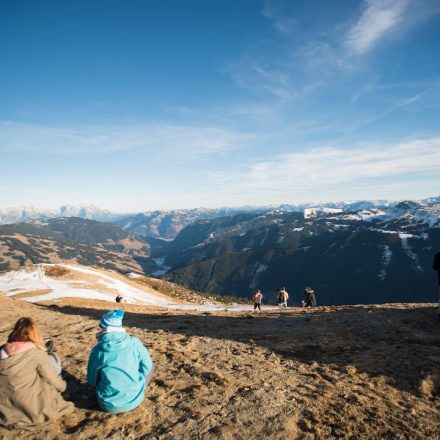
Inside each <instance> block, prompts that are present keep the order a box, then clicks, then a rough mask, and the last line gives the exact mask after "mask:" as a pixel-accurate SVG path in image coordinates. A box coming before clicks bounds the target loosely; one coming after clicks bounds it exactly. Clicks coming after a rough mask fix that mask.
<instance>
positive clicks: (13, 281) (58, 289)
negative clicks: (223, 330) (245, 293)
mask: <svg viewBox="0 0 440 440" xmlns="http://www.w3.org/2000/svg"><path fill="white" fill-rule="evenodd" d="M44 266H53V265H52V264H44ZM57 266H62V267H65V268H67V269H70V270H72V271H76V272H80V273H85V274H89V275H94V276H96V277H98V280H100V281H99V282H100V284H103V285H105V286H106V287H108V288H109V289H111V290H112V291H114V292H116V293H120V294H122V295H123V296H124V298H125V299H126V300H127V302H128V303H137V304H143V305H146V306H155V307H163V308H168V309H176V310H196V311H197V310H198V311H221V310H230V311H250V310H252V306H249V305H231V306H223V305H199V304H189V303H187V304H182V303H177V302H175V301H173V300H172V299H171V298H167V297H163V296H159V295H156V294H154V293H152V292H150V291H147V290H141V289H137V288H136V287H133V286H131V285H129V284H127V283H125V282H124V281H122V280H119V279H117V278H113V277H111V276H108V275H106V274H104V273H102V272H100V271H97V270H93V269H89V268H85V267H80V266H73V265H69V264H57ZM83 283H84V282H82V281H81V280H78V281H70V280H55V279H53V278H51V277H48V276H46V275H45V274H44V271H43V270H42V268H41V266H40V265H39V266H37V267H36V268H35V269H34V270H29V269H23V270H17V271H9V272H6V273H4V274H3V275H0V290H1V291H2V292H4V293H5V294H6V295H7V296H14V295H17V294H19V293H26V292H32V291H36V290H50V292H48V293H45V294H41V295H34V296H29V297H27V298H20V299H22V300H24V301H28V302H32V303H35V302H39V301H48V300H52V301H57V300H59V299H61V298H66V297H74V298H83V299H89V300H90V299H92V300H101V301H108V302H112V303H114V302H115V296H116V295H115V293H114V292H100V291H97V290H94V289H90V288H82V287H78V284H83ZM264 309H265V310H276V309H277V308H276V307H264Z"/></svg>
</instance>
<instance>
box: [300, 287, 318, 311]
mask: <svg viewBox="0 0 440 440" xmlns="http://www.w3.org/2000/svg"><path fill="white" fill-rule="evenodd" d="M302 306H303V307H316V296H315V291H314V290H313V289H312V288H311V287H306V289H305V290H304V296H303V300H302Z"/></svg>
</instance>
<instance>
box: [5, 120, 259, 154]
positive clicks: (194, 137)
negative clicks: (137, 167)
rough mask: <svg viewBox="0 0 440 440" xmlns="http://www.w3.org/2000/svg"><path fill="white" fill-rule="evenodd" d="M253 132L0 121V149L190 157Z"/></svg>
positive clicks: (225, 147)
mask: <svg viewBox="0 0 440 440" xmlns="http://www.w3.org/2000/svg"><path fill="white" fill-rule="evenodd" d="M251 139H252V135H250V134H246V133H240V132H237V131H234V130H230V129H226V128H221V127H207V126H203V127H197V126H183V125H171V124H164V123H154V122H137V123H131V124H127V125H119V126H116V125H115V126H105V127H79V128H78V127H77V128H69V127H54V126H43V125H35V124H23V123H16V122H5V121H3V122H0V151H4V152H20V151H22V152H26V151H36V152H42V153H49V154H67V155H75V154H101V153H111V152H121V151H128V150H140V151H143V152H146V153H151V154H152V155H153V154H154V155H157V154H159V155H163V156H172V157H175V158H177V159H182V158H183V159H185V158H186V159H193V158H196V157H200V156H206V155H218V154H222V153H225V152H227V151H231V150H235V149H237V148H240V147H241V145H242V144H243V143H244V142H248V141H249V140H251Z"/></svg>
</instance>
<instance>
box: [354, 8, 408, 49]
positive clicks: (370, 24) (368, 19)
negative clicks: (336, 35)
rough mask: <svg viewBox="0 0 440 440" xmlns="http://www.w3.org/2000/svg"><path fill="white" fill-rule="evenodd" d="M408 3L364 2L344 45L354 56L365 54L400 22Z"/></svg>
mask: <svg viewBox="0 0 440 440" xmlns="http://www.w3.org/2000/svg"><path fill="white" fill-rule="evenodd" d="M409 3H410V1H409V0H366V1H365V6H364V11H363V13H362V15H361V17H360V18H359V20H358V21H357V23H356V24H355V25H354V26H353V27H352V28H351V29H350V32H349V33H348V35H347V40H346V45H347V46H348V47H349V49H350V50H351V51H352V52H353V53H355V54H363V53H365V52H367V51H368V50H369V49H371V48H372V47H373V46H374V45H375V44H376V43H377V42H378V41H380V40H381V39H382V38H383V37H384V36H385V35H387V34H388V33H389V32H390V31H391V30H392V29H393V28H394V27H395V26H396V25H397V24H398V23H399V22H401V21H402V19H403V16H404V13H405V11H406V9H407V7H408V5H409Z"/></svg>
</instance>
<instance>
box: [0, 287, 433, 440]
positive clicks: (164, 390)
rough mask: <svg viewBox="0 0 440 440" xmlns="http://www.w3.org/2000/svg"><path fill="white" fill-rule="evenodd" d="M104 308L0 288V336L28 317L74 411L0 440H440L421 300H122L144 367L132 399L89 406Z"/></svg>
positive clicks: (428, 309) (427, 318) (429, 318)
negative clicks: (146, 356)
mask: <svg viewBox="0 0 440 440" xmlns="http://www.w3.org/2000/svg"><path fill="white" fill-rule="evenodd" d="M112 307H113V304H111V303H108V304H107V303H103V302H98V301H84V300H79V299H64V300H62V301H61V302H56V303H52V304H50V303H48V304H43V305H33V304H28V303H23V302H21V301H19V300H17V299H12V298H6V297H4V296H2V295H0V342H2V343H3V342H4V341H5V339H6V337H7V334H8V333H9V332H10V330H11V328H12V326H13V324H14V322H15V320H16V319H17V318H19V317H21V316H26V315H27V316H32V317H34V318H35V319H36V320H37V322H38V324H39V325H40V327H41V329H42V332H43V334H44V336H45V337H46V338H52V339H54V341H55V343H56V347H57V351H58V353H59V354H60V355H61V357H62V359H63V366H64V373H63V375H64V378H65V379H66V380H67V383H68V389H67V392H66V393H65V397H66V399H67V400H71V401H73V402H74V403H75V406H76V410H75V412H74V413H73V414H71V415H68V416H66V417H64V418H62V419H60V420H58V421H55V422H53V423H51V424H49V425H46V426H44V427H41V428H39V429H37V430H36V431H33V432H24V431H20V432H17V431H15V432H9V431H6V430H4V429H3V430H1V428H0V438H4V439H41V440H43V439H44V440H47V439H67V438H69V439H70V438H74V439H122V438H124V439H167V440H172V439H207V440H209V439H246V440H247V439H250V438H253V439H336V438H337V439H411V440H412V439H440V434H439V427H440V319H439V318H438V317H437V315H436V311H435V309H434V305H433V304H418V305H415V304H401V305H381V306H357V307H349V306H347V307H319V308H316V309H315V310H301V309H291V310H288V311H286V312H284V311H280V312H278V311H263V312H261V313H253V312H215V313H214V312H183V311H166V310H160V309H153V308H148V307H145V306H133V305H124V307H125V308H126V311H127V314H126V318H125V325H126V329H127V330H128V331H129V332H130V333H131V334H133V335H135V336H136V337H138V338H139V339H140V340H142V341H143V342H144V344H145V345H146V346H148V348H149V350H150V353H151V355H152V358H153V360H154V362H155V365H156V373H155V377H154V380H153V381H152V383H151V386H150V387H149V388H148V391H147V394H146V397H145V400H144V402H143V403H142V405H140V406H139V407H138V408H137V409H135V410H134V411H132V412H130V413H125V414H120V415H110V414H106V413H104V412H102V411H100V409H99V407H98V406H97V403H96V401H95V398H94V393H93V390H92V389H90V388H89V387H88V385H87V384H86V367H87V359H88V354H89V352H90V349H91V348H92V346H93V345H94V344H95V340H96V339H95V333H96V332H97V330H98V327H97V319H98V317H99V316H100V315H101V314H102V313H103V312H104V311H105V310H107V309H110V308H112Z"/></svg>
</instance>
